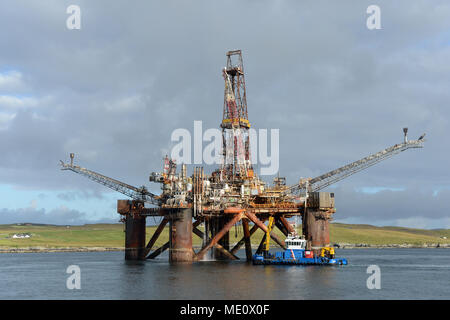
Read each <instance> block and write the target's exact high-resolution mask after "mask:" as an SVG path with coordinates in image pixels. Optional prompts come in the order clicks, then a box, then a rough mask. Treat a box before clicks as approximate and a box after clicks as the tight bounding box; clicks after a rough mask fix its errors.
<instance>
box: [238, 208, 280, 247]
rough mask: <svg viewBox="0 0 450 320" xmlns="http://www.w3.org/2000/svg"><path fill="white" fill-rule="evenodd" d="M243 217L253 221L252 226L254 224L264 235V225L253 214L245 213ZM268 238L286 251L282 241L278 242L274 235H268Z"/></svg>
mask: <svg viewBox="0 0 450 320" xmlns="http://www.w3.org/2000/svg"><path fill="white" fill-rule="evenodd" d="M245 215H246V216H247V217H248V218H249V219H250V220H251V221H253V223H254V224H256V225H257V226H258V227H259V228H260V229H261V230H262V231H264V233H266V232H267V227H266V225H265V224H264V223H262V222H261V220H259V219H258V218H257V217H256V216H255V215H254V214H253V213H250V212H245ZM270 237H271V238H272V239H273V240H274V241H275V242H276V243H277V244H278V245H279V246H280V247H281V248H283V249H285V250H286V245H285V244H284V241H282V240H280V239H279V238H278V237H277V236H276V235H275V234H273V233H270Z"/></svg>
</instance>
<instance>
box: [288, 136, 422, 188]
mask: <svg viewBox="0 0 450 320" xmlns="http://www.w3.org/2000/svg"><path fill="white" fill-rule="evenodd" d="M403 132H404V140H403V143H400V144H396V145H393V146H392V147H389V148H386V149H383V150H381V151H380V152H377V153H374V154H371V155H369V156H367V157H365V158H362V159H360V160H357V161H354V162H352V163H350V164H347V165H345V166H343V167H340V168H337V169H335V170H332V171H330V172H327V173H324V174H321V175H320V176H317V177H315V178H305V179H300V182H299V183H297V184H295V185H293V186H290V187H289V188H287V189H286V190H284V191H283V192H282V193H283V194H284V195H289V194H291V195H292V194H306V193H307V192H317V191H319V190H322V189H323V188H325V187H328V186H329V185H331V184H333V183H335V182H338V181H340V180H342V179H344V178H346V177H348V176H351V175H352V174H355V173H357V172H359V171H361V170H364V169H366V168H368V167H371V166H373V165H375V164H377V163H378V162H381V161H383V160H386V159H388V158H390V157H392V156H394V155H396V154H399V153H400V152H403V151H405V150H408V149H411V148H423V142H425V139H424V137H425V133H424V134H423V135H421V136H420V137H419V139H417V140H408V128H403Z"/></svg>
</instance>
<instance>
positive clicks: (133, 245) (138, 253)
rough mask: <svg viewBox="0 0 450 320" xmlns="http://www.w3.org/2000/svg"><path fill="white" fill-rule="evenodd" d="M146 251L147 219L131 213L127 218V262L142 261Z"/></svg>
mask: <svg viewBox="0 0 450 320" xmlns="http://www.w3.org/2000/svg"><path fill="white" fill-rule="evenodd" d="M144 251H145V217H144V216H139V215H133V214H131V213H129V214H127V215H126V218H125V260H141V259H143V258H144Z"/></svg>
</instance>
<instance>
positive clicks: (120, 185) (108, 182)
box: [60, 153, 160, 205]
mask: <svg viewBox="0 0 450 320" xmlns="http://www.w3.org/2000/svg"><path fill="white" fill-rule="evenodd" d="M73 156H74V155H73V153H71V154H70V158H71V162H70V163H64V162H63V161H62V160H60V161H61V170H70V171H73V172H75V173H78V174H81V175H83V176H85V177H86V178H88V179H91V180H93V181H95V182H98V183H100V184H102V185H104V186H106V187H108V188H110V189H112V190H115V191H117V192H120V193H123V194H125V195H127V196H129V197H130V198H132V199H134V200H141V201H144V202H148V203H151V204H154V205H159V204H160V202H159V200H158V199H157V198H156V195H154V194H153V193H151V192H149V191H148V190H147V189H146V188H145V187H144V186H143V187H140V188H137V187H134V186H131V185H129V184H126V183H124V182H121V181H119V180H116V179H113V178H110V177H107V176H104V175H102V174H100V173H97V172H95V171H91V170H88V169H86V168H82V167H80V166H75V165H73Z"/></svg>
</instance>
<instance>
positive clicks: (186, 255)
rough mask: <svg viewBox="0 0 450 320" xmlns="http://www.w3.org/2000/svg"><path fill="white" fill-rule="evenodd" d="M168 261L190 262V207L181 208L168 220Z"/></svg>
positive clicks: (191, 253) (191, 251) (191, 252)
mask: <svg viewBox="0 0 450 320" xmlns="http://www.w3.org/2000/svg"><path fill="white" fill-rule="evenodd" d="M169 242H170V245H169V262H192V261H193V257H194V251H193V249H192V209H181V210H179V211H177V213H176V215H175V216H173V217H171V218H170V220H169Z"/></svg>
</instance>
